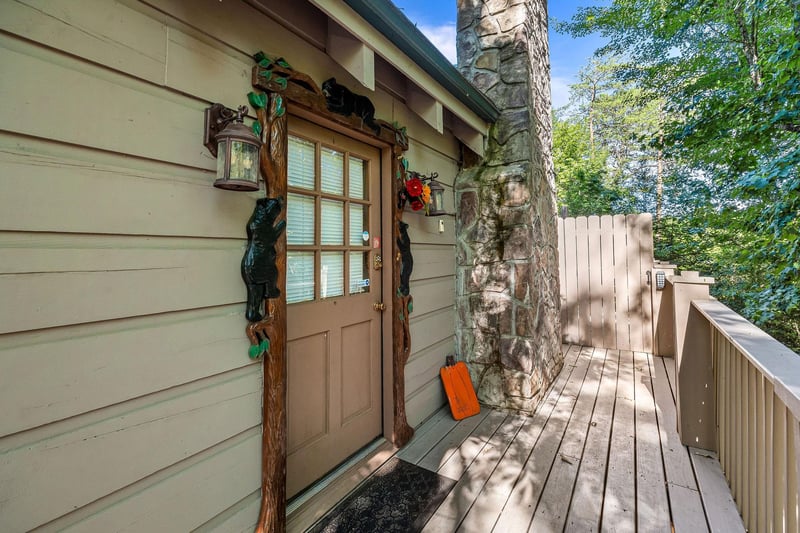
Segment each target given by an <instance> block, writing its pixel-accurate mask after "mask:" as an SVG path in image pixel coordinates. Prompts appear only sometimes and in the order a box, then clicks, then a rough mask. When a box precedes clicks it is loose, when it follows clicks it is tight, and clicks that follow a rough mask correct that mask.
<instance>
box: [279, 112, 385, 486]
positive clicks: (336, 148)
mask: <svg viewBox="0 0 800 533" xmlns="http://www.w3.org/2000/svg"><path fill="white" fill-rule="evenodd" d="M379 157H380V152H379V150H378V149H377V148H374V147H371V146H367V145H365V144H362V143H360V142H357V141H355V140H353V139H350V138H348V137H345V136H343V135H341V134H339V133H334V132H332V131H330V130H327V129H324V128H321V127H319V126H315V125H312V124H310V123H308V122H305V121H302V120H300V119H296V118H295V117H292V118H290V135H289V162H288V169H289V172H288V174H289V192H288V198H287V213H286V217H287V230H286V236H287V266H286V270H287V278H286V279H287V283H286V298H287V303H288V311H287V312H288V324H287V326H288V336H289V339H288V361H287V379H288V401H287V418H288V436H287V445H288V449H287V481H286V485H287V487H286V488H287V495H288V496H290V497H291V496H292V495H294V494H296V493H297V492H299V491H300V490H302V489H304V488H305V487H307V486H308V485H310V484H311V483H313V482H314V481H316V480H317V479H319V478H320V477H322V476H324V475H325V474H326V473H327V472H329V471H330V470H332V469H333V468H335V467H336V466H337V465H338V464H339V463H341V462H342V461H344V460H345V459H347V458H348V457H349V456H350V455H352V454H353V453H355V452H356V451H358V450H359V449H360V448H362V447H364V446H365V445H366V444H368V443H369V442H370V441H372V440H373V439H374V438H375V437H378V436H379V435H380V434H381V432H382V419H381V416H382V406H381V315H380V313H379V312H378V311H376V310H375V309H374V308H373V304H374V303H375V302H380V301H382V298H381V278H380V274H381V271H380V270H375V269H374V268H373V262H374V260H375V256H376V255H378V254H380V248H379V247H380V241H379V240H378V241H377V242H376V241H375V239H376V238H377V239H380V194H381V191H380V159H379Z"/></svg>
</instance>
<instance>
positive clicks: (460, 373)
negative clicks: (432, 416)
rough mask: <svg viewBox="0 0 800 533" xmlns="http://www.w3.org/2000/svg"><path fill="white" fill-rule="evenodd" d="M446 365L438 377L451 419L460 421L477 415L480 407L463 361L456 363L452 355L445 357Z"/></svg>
mask: <svg viewBox="0 0 800 533" xmlns="http://www.w3.org/2000/svg"><path fill="white" fill-rule="evenodd" d="M446 365H447V366H443V367H442V369H441V370H440V371H439V375H440V376H442V384H444V392H445V394H446V395H447V401H448V402H450V412H451V413H453V418H454V419H456V420H461V419H462V418H467V417H470V416H473V415H477V414H478V413H480V412H481V406H480V405H479V404H478V397H477V396H476V395H475V389H474V388H473V386H472V380H471V379H470V377H469V370H468V369H467V365H465V364H464V363H463V361H459V362H458V363H456V362H455V358H454V357H453V356H452V355H448V356H447V362H446Z"/></svg>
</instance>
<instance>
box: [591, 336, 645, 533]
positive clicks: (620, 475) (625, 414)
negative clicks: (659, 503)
mask: <svg viewBox="0 0 800 533" xmlns="http://www.w3.org/2000/svg"><path fill="white" fill-rule="evenodd" d="M635 408H636V405H635V403H634V392H633V352H631V351H630V350H620V356H619V374H618V377H617V396H616V403H615V405H614V422H613V425H612V427H611V448H610V452H609V455H608V471H607V472H606V490H605V497H604V498H603V522H602V524H601V527H600V530H601V531H619V532H624V531H636V462H635V454H634V450H635V449H636V429H635V425H634V419H635Z"/></svg>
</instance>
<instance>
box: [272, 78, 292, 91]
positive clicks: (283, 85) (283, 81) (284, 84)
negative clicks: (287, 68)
mask: <svg viewBox="0 0 800 533" xmlns="http://www.w3.org/2000/svg"><path fill="white" fill-rule="evenodd" d="M275 83H277V84H278V85H280V86H281V89H285V88H286V87H287V86H288V85H289V81H288V80H287V79H286V78H275Z"/></svg>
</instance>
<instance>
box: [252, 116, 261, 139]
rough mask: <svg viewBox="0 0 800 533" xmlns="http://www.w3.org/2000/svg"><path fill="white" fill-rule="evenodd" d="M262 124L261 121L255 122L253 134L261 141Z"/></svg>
mask: <svg viewBox="0 0 800 533" xmlns="http://www.w3.org/2000/svg"><path fill="white" fill-rule="evenodd" d="M261 131H262V130H261V123H260V122H259V121H257V120H256V121H255V122H253V133H255V134H256V137H258V138H259V139H260V138H261Z"/></svg>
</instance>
